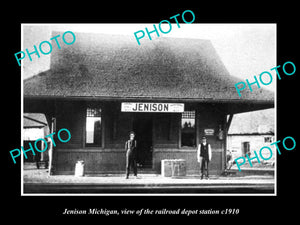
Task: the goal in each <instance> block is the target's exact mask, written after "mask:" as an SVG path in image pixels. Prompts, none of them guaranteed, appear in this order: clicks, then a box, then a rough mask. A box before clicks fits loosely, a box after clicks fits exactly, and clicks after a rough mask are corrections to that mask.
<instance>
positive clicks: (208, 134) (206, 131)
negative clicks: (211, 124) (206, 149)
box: [204, 129, 215, 136]
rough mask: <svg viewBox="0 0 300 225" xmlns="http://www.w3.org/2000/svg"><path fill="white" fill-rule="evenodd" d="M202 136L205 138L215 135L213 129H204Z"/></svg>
mask: <svg viewBox="0 0 300 225" xmlns="http://www.w3.org/2000/svg"><path fill="white" fill-rule="evenodd" d="M204 134H205V135H207V136H212V135H214V134H215V129H204Z"/></svg>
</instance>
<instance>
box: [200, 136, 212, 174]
mask: <svg viewBox="0 0 300 225" xmlns="http://www.w3.org/2000/svg"><path fill="white" fill-rule="evenodd" d="M211 155H212V154H211V147H210V144H208V143H207V142H206V137H202V143H201V144H199V146H198V151H197V159H198V162H199V163H200V177H201V179H203V173H204V170H206V179H208V163H209V162H210V161H211Z"/></svg>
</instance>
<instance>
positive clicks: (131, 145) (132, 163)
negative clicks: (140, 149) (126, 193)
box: [125, 131, 137, 179]
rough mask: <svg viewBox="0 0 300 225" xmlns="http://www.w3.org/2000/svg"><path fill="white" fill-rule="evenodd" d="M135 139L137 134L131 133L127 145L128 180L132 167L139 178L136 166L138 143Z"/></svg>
mask: <svg viewBox="0 0 300 225" xmlns="http://www.w3.org/2000/svg"><path fill="white" fill-rule="evenodd" d="M134 138H135V133H134V132H133V131H131V132H130V133H129V140H128V141H126V143H125V151H126V179H128V177H129V171H130V167H132V169H133V174H134V176H135V177H136V178H137V165H136V155H137V152H136V151H137V149H136V147H137V143H136V140H135V139H134Z"/></svg>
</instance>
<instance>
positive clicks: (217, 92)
mask: <svg viewBox="0 0 300 225" xmlns="http://www.w3.org/2000/svg"><path fill="white" fill-rule="evenodd" d="M59 34H61V33H59ZM54 35H57V33H53V34H52V36H54ZM75 35H76V41H75V43H74V44H72V45H69V46H66V45H64V46H63V47H62V49H57V47H56V45H55V44H54V43H53V51H52V53H51V66H50V70H48V71H45V72H42V73H40V74H38V75H36V76H33V77H31V78H28V79H26V80H25V81H24V96H25V98H26V97H36V96H39V97H41V96H46V97H60V96H64V97H101V98H116V99H117V98H122V99H124V98H137V99H143V98H145V99H146V98H147V99H149V98H154V99H175V100H176V99H191V100H197V101H201V100H204V101H207V100H208V101H214V100H218V101H219V100H221V101H245V100H251V101H254V102H256V101H257V102H259V101H263V102H267V103H271V102H273V101H274V93H273V92H270V91H266V90H263V89H257V88H254V90H253V92H250V91H249V90H247V91H246V90H244V91H243V92H242V97H241V98H240V97H239V96H238V94H237V92H236V89H235V87H234V84H235V83H237V82H239V81H241V80H239V79H237V78H235V77H232V76H230V74H229V73H228V71H227V70H226V68H225V66H224V64H223V63H222V61H221V59H220V58H219V56H218V54H217V52H216V51H215V49H214V47H213V45H212V43H211V42H210V41H209V40H202V39H186V38H185V39H183V38H165V37H160V38H158V39H156V40H152V41H150V40H149V41H147V42H145V43H143V44H142V45H138V44H137V43H136V41H135V40H134V39H131V38H129V37H128V36H121V35H106V34H87V33H75Z"/></svg>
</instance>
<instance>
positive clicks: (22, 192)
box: [21, 23, 278, 196]
mask: <svg viewBox="0 0 300 225" xmlns="http://www.w3.org/2000/svg"><path fill="white" fill-rule="evenodd" d="M195 24H196V23H195ZM198 24H199V23H198ZM230 24H231V25H235V24H241V23H230ZM247 24H248V25H249V24H253V23H243V25H247ZM263 24H270V25H271V24H274V25H276V26H275V34H276V35H275V52H276V53H275V62H276V65H278V62H277V53H278V52H277V44H278V43H277V23H263ZM24 25H30V26H35V25H36V26H41V25H64V26H67V25H96V24H91V23H82V24H74V23H70V24H60V23H43V24H30V23H22V24H21V49H24V45H23V26H24ZM104 25H107V24H104ZM109 25H110V26H112V24H109ZM115 25H117V24H115ZM199 25H200V24H199ZM201 25H202V24H201ZM203 25H207V24H205V23H204V24H203ZM208 25H228V23H226V24H217V23H211V24H208ZM122 26H124V24H122ZM137 30H139V27H137V28H136V30H135V31H137ZM128 33H130V32H128ZM130 34H132V33H130ZM276 65H275V66H276ZM266 69H267V68H266ZM23 70H24V67H23V63H22V62H21V146H23V133H24V131H23V111H24V103H23V77H24V74H23V72H24V71H23ZM274 80H275V88H274V90H275V99H274V101H275V102H274V106H275V107H274V109H275V139H276V140H277V79H274ZM275 152H276V154H275V162H276V167H275V174H274V176H275V177H274V181H275V183H274V185H275V188H274V193H270V194H268V193H247V194H244V193H240V194H232V193H224V194H219V193H215V194H211V193H186V194H175V193H156V194H155V193H137V194H133V193H122V194H121V193H116V194H114V193H103V194H100V193H95V194H80V193H78V194H77V193H48V194H44V193H41V194H39V193H24V189H23V187H24V182H23V175H24V174H23V164H24V160H23V157H21V196H277V166H278V162H277V151H275Z"/></svg>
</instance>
